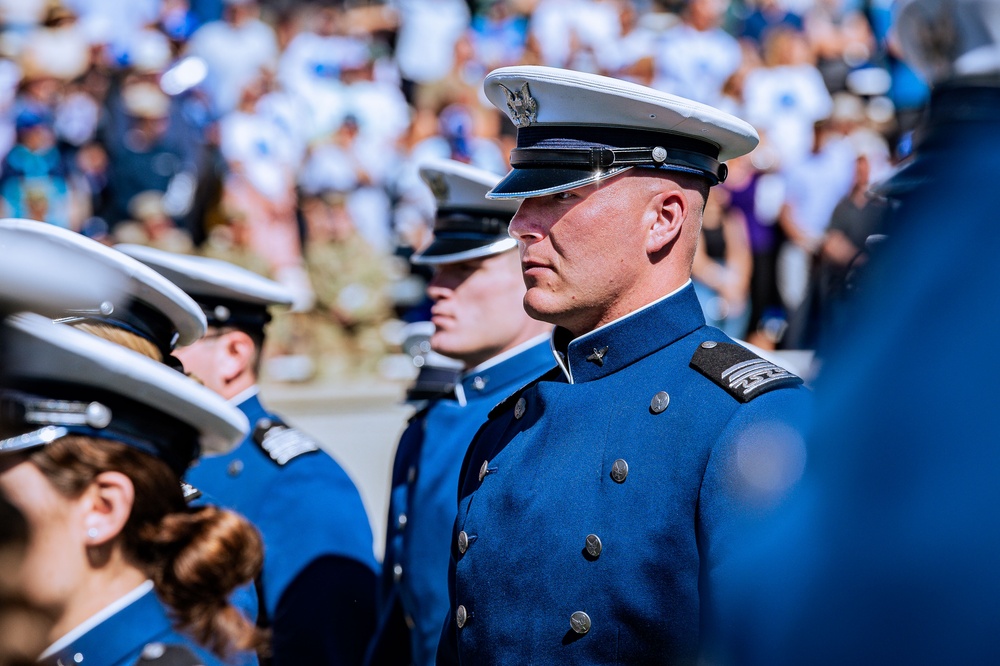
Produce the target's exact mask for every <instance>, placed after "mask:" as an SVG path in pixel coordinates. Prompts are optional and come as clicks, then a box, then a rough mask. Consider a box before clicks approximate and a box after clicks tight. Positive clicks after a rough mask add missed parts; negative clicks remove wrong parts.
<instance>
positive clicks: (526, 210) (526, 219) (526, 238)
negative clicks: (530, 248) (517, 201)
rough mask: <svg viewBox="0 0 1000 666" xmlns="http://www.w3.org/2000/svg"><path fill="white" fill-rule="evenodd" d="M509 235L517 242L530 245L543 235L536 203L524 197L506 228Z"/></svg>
mask: <svg viewBox="0 0 1000 666" xmlns="http://www.w3.org/2000/svg"><path fill="white" fill-rule="evenodd" d="M507 233H508V234H510V237H511V238H513V239H514V240H516V241H517V242H518V243H522V244H524V245H531V244H532V243H535V242H538V241H539V240H541V239H542V238H543V237H544V236H545V232H544V227H543V226H542V225H541V219H540V217H539V215H538V205H537V204H536V203H535V202H534V201H532V200H531V199H525V200H524V201H522V202H521V205H520V206H519V207H518V209H517V213H515V214H514V217H513V218H512V219H511V221H510V227H509V228H508V230H507Z"/></svg>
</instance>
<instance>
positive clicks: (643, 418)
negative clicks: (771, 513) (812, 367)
mask: <svg viewBox="0 0 1000 666" xmlns="http://www.w3.org/2000/svg"><path fill="white" fill-rule="evenodd" d="M485 89H486V94H487V96H488V97H489V98H490V100H491V101H492V102H493V103H494V104H495V105H496V106H497V107H498V108H501V109H502V110H504V111H505V112H506V113H507V114H508V115H509V116H510V118H511V120H513V122H514V124H515V125H516V126H517V127H518V135H517V148H515V149H514V150H513V151H512V153H511V164H512V166H513V167H514V168H513V171H511V172H510V173H509V174H508V175H507V176H506V177H505V178H504V179H503V180H502V181H501V182H500V183H499V184H498V185H497V186H496V187H495V188H494V189H493V190H492V191H491V193H490V195H489V196H490V197H494V198H518V197H525V199H524V202H523V203H522V204H521V206H520V208H519V209H518V212H517V214H516V215H515V216H514V218H513V219H512V220H511V223H510V234H511V236H512V237H514V238H515V239H517V241H518V243H519V247H520V254H521V264H522V269H523V275H524V280H525V284H526V286H527V291H526V294H525V298H524V305H525V309H526V310H527V311H528V313H529V314H531V315H532V316H533V317H536V318H538V319H542V320H544V321H548V322H551V323H553V324H556V329H555V331H554V332H553V336H552V345H553V349H554V351H555V357H556V358H555V360H556V361H557V363H558V367H557V368H556V369H555V370H554V371H552V372H550V373H547V374H546V375H545V376H543V377H542V378H541V379H540V380H538V381H535V382H532V383H531V384H529V385H528V386H527V387H525V388H523V389H521V390H519V391H517V392H515V393H514V394H513V395H511V396H510V397H509V398H508V399H507V400H505V401H504V402H503V403H501V404H500V405H499V406H497V408H495V409H494V410H493V411H492V412H491V413H490V416H489V421H488V422H487V423H486V424H485V425H484V426H483V427H482V429H481V430H480V431H479V432H478V433H477V435H476V437H475V439H474V441H473V443H472V445H471V447H470V450H469V453H468V455H467V456H466V459H465V462H464V464H463V470H462V474H461V482H460V483H461V485H460V491H459V498H460V501H459V506H458V518H457V521H456V525H455V529H454V538H453V542H452V566H451V568H450V581H449V582H450V598H451V609H450V613H449V617H448V619H447V621H446V624H445V628H444V633H443V635H442V643H441V646H440V649H439V653H438V659H439V663H457V662H461V663H471V664H514V663H517V664H525V663H535V664H543V663H544V664H549V663H561V664H569V663H629V664H652V663H673V664H676V663H693V662H694V661H695V660H696V659H697V656H698V652H699V647H700V642H701V641H702V639H703V638H704V632H706V631H708V630H710V629H711V628H712V624H711V620H712V617H713V604H712V602H713V599H714V598H715V597H716V595H717V594H718V592H719V590H718V589H717V587H716V580H715V574H716V572H717V570H718V568H719V567H723V566H725V563H726V561H727V558H728V557H729V556H730V555H731V553H732V552H733V551H734V550H737V549H738V548H739V544H740V535H741V532H742V529H743V525H744V520H745V519H746V516H747V514H752V513H754V512H756V511H761V510H762V509H764V508H766V507H767V505H768V503H769V502H771V501H773V499H774V493H778V492H780V491H781V490H783V486H785V485H787V484H788V483H791V482H792V481H793V480H794V479H795V477H796V476H797V474H798V473H799V471H800V470H797V469H796V468H795V467H794V465H790V466H786V467H778V468H775V467H774V466H773V465H771V464H770V462H771V460H772V458H773V452H774V451H785V450H786V449H787V450H790V451H792V452H793V453H794V452H796V451H801V448H802V441H801V436H800V435H799V432H798V427H799V425H798V424H797V423H796V421H797V420H798V419H799V418H801V417H803V416H804V414H803V412H804V408H805V406H806V401H805V397H806V396H807V394H808V392H807V391H806V390H805V389H804V388H802V387H801V386H800V385H801V380H799V379H798V378H797V377H795V376H794V375H792V374H791V373H789V372H787V371H786V370H783V369H782V368H779V367H777V366H775V365H773V364H771V363H769V362H767V361H765V360H763V359H760V358H758V357H757V356H755V355H754V354H753V353H751V352H750V351H748V350H747V349H745V348H744V347H742V346H740V345H738V344H736V343H735V342H733V341H732V340H730V339H729V338H727V337H726V336H725V335H724V334H723V333H722V332H721V331H719V330H717V329H714V328H710V327H708V326H706V325H705V320H704V317H703V315H702V312H701V309H700V307H699V305H698V299H697V297H696V296H695V293H694V289H693V287H692V285H691V281H690V273H691V263H692V260H693V256H694V251H695V246H696V243H697V240H698V235H699V232H700V222H701V214H702V210H703V206H704V199H705V197H706V196H707V194H708V189H709V187H710V186H711V185H714V184H716V183H718V182H720V181H721V180H722V179H724V178H725V175H726V167H725V165H724V164H723V161H724V160H726V159H729V158H732V157H735V156H738V155H741V154H744V153H747V152H749V151H750V150H751V149H752V148H753V147H754V146H755V145H756V143H757V136H756V133H755V132H754V131H753V129H752V128H751V127H750V126H749V125H747V124H746V123H743V122H742V121H740V120H738V119H736V118H733V117H731V116H729V115H727V114H724V113H721V112H719V111H717V110H715V109H712V108H710V107H706V106H704V105H701V104H697V103H695V102H690V101H688V100H684V99H680V98H677V97H674V96H671V95H667V94H663V93H659V92H657V91H654V90H650V89H648V88H644V87H642V86H637V85H634V84H630V83H625V82H622V81H617V80H614V79H609V78H605V77H600V76H594V75H589V74H582V73H578V72H569V71H565V70H558V69H551V68H546V67H513V68H504V69H500V70H496V71H494V72H492V73H491V74H490V75H489V76H488V77H487V78H486V82H485Z"/></svg>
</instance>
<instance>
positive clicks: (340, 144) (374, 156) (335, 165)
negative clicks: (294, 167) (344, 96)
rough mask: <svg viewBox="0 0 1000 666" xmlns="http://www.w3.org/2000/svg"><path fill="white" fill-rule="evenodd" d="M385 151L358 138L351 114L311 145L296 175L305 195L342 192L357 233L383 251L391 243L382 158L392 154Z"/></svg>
mask: <svg viewBox="0 0 1000 666" xmlns="http://www.w3.org/2000/svg"><path fill="white" fill-rule="evenodd" d="M389 150H390V149H389V148H387V147H386V146H385V145H384V144H382V143H381V142H374V141H372V140H371V139H366V138H365V137H362V136H361V132H360V129H359V127H358V123H357V121H356V120H355V119H354V116H348V117H347V118H345V119H344V122H343V123H342V124H341V126H340V127H339V128H338V129H337V131H336V132H334V134H333V135H332V136H331V137H330V139H329V140H328V141H325V142H324V143H322V144H319V145H316V146H314V147H313V149H312V151H311V154H310V157H309V159H308V160H307V161H306V163H305V164H304V165H303V167H302V169H301V171H300V176H299V186H300V187H301V189H302V192H303V193H304V194H306V195H313V196H315V195H318V194H319V193H321V192H324V191H335V192H341V193H344V194H343V197H344V199H345V202H344V205H345V206H346V207H347V209H348V212H349V215H350V217H351V218H352V219H353V220H354V221H355V226H356V228H357V230H358V232H359V233H360V234H361V236H362V237H363V238H364V239H365V240H366V241H367V242H368V243H369V244H370V245H371V247H372V248H374V249H376V250H378V251H379V252H381V253H383V254H390V253H391V251H392V247H393V242H394V239H393V237H392V233H391V224H390V207H391V202H390V201H389V197H388V194H387V193H386V190H385V188H384V183H385V179H386V178H387V177H388V169H389V166H388V165H387V164H385V163H384V157H385V156H386V153H388V154H390V155H391V154H392V153H391V152H389Z"/></svg>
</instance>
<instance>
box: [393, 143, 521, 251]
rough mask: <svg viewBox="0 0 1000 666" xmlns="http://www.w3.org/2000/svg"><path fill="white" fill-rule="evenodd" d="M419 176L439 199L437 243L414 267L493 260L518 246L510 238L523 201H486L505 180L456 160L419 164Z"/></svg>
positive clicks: (427, 249) (436, 230) (435, 235)
mask: <svg viewBox="0 0 1000 666" xmlns="http://www.w3.org/2000/svg"><path fill="white" fill-rule="evenodd" d="M420 177H421V178H422V179H423V181H424V182H425V183H426V184H427V187H429V188H430V190H431V192H432V193H433V194H434V199H435V202H436V204H437V212H436V215H435V220H434V240H433V241H432V242H431V244H430V245H429V246H428V247H427V248H426V249H424V250H422V251H420V252H418V253H416V254H414V255H413V257H412V258H411V259H410V261H412V262H413V263H415V264H447V263H455V262H459V261H468V260H470V259H479V258H481V257H489V256H492V255H494V254H500V253H501V252H506V251H507V250H511V249H513V248H515V247H516V246H517V241H515V240H514V239H513V238H511V237H510V236H509V235H508V234H507V227H508V226H509V224H510V220H511V218H512V217H514V213H516V212H517V208H518V206H519V205H520V200H519V199H487V198H486V194H487V193H488V192H489V191H490V190H491V189H493V187H495V186H496V184H497V183H499V182H500V176H499V175H497V174H495V173H493V172H491V171H486V170H485V169H480V168H478V167H474V166H471V165H468V164H464V163H462V162H458V161H455V160H431V161H427V162H425V163H423V164H421V165H420Z"/></svg>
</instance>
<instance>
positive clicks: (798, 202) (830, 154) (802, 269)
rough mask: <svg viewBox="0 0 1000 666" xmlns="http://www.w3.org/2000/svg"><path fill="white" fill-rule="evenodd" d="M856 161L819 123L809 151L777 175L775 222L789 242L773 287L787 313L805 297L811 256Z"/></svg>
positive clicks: (848, 147) (832, 131)
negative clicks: (780, 197) (781, 183)
mask: <svg viewBox="0 0 1000 666" xmlns="http://www.w3.org/2000/svg"><path fill="white" fill-rule="evenodd" d="M855 157H856V155H855V152H854V148H853V147H852V146H851V144H850V142H849V141H848V140H847V139H846V138H845V137H844V136H843V135H842V134H840V133H838V132H837V131H836V130H835V129H834V128H833V127H832V125H831V123H829V122H826V121H821V122H818V123H816V124H815V128H814V133H813V146H812V151H811V152H810V153H809V154H808V155H807V156H806V157H805V158H804V159H802V160H800V161H799V162H798V163H797V164H796V165H794V166H793V167H790V168H788V169H787V170H785V171H783V172H782V175H783V177H784V179H785V183H786V197H785V205H784V207H783V208H782V211H781V216H780V218H779V220H780V222H781V229H782V231H784V232H785V236H786V237H787V239H788V241H787V242H786V243H785V245H784V246H783V247H782V248H781V250H780V254H779V257H778V288H779V290H780V291H781V297H782V299H783V300H784V303H785V307H786V308H787V309H788V311H789V312H792V311H794V310H796V309H797V308H798V307H799V306H800V305H801V304H802V302H803V300H804V299H805V297H806V291H807V290H806V287H807V286H808V280H809V272H810V270H811V266H812V260H813V257H814V256H815V254H816V252H817V251H818V250H819V246H820V243H821V242H822V239H823V234H824V233H825V232H826V228H827V225H829V224H830V216H831V215H833V209H834V208H836V206H837V202H839V201H840V200H841V199H842V198H843V197H844V196H845V195H846V194H847V193H848V192H849V191H850V189H851V183H852V182H853V181H854V162H855ZM818 183H822V187H818V186H817V184H818Z"/></svg>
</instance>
